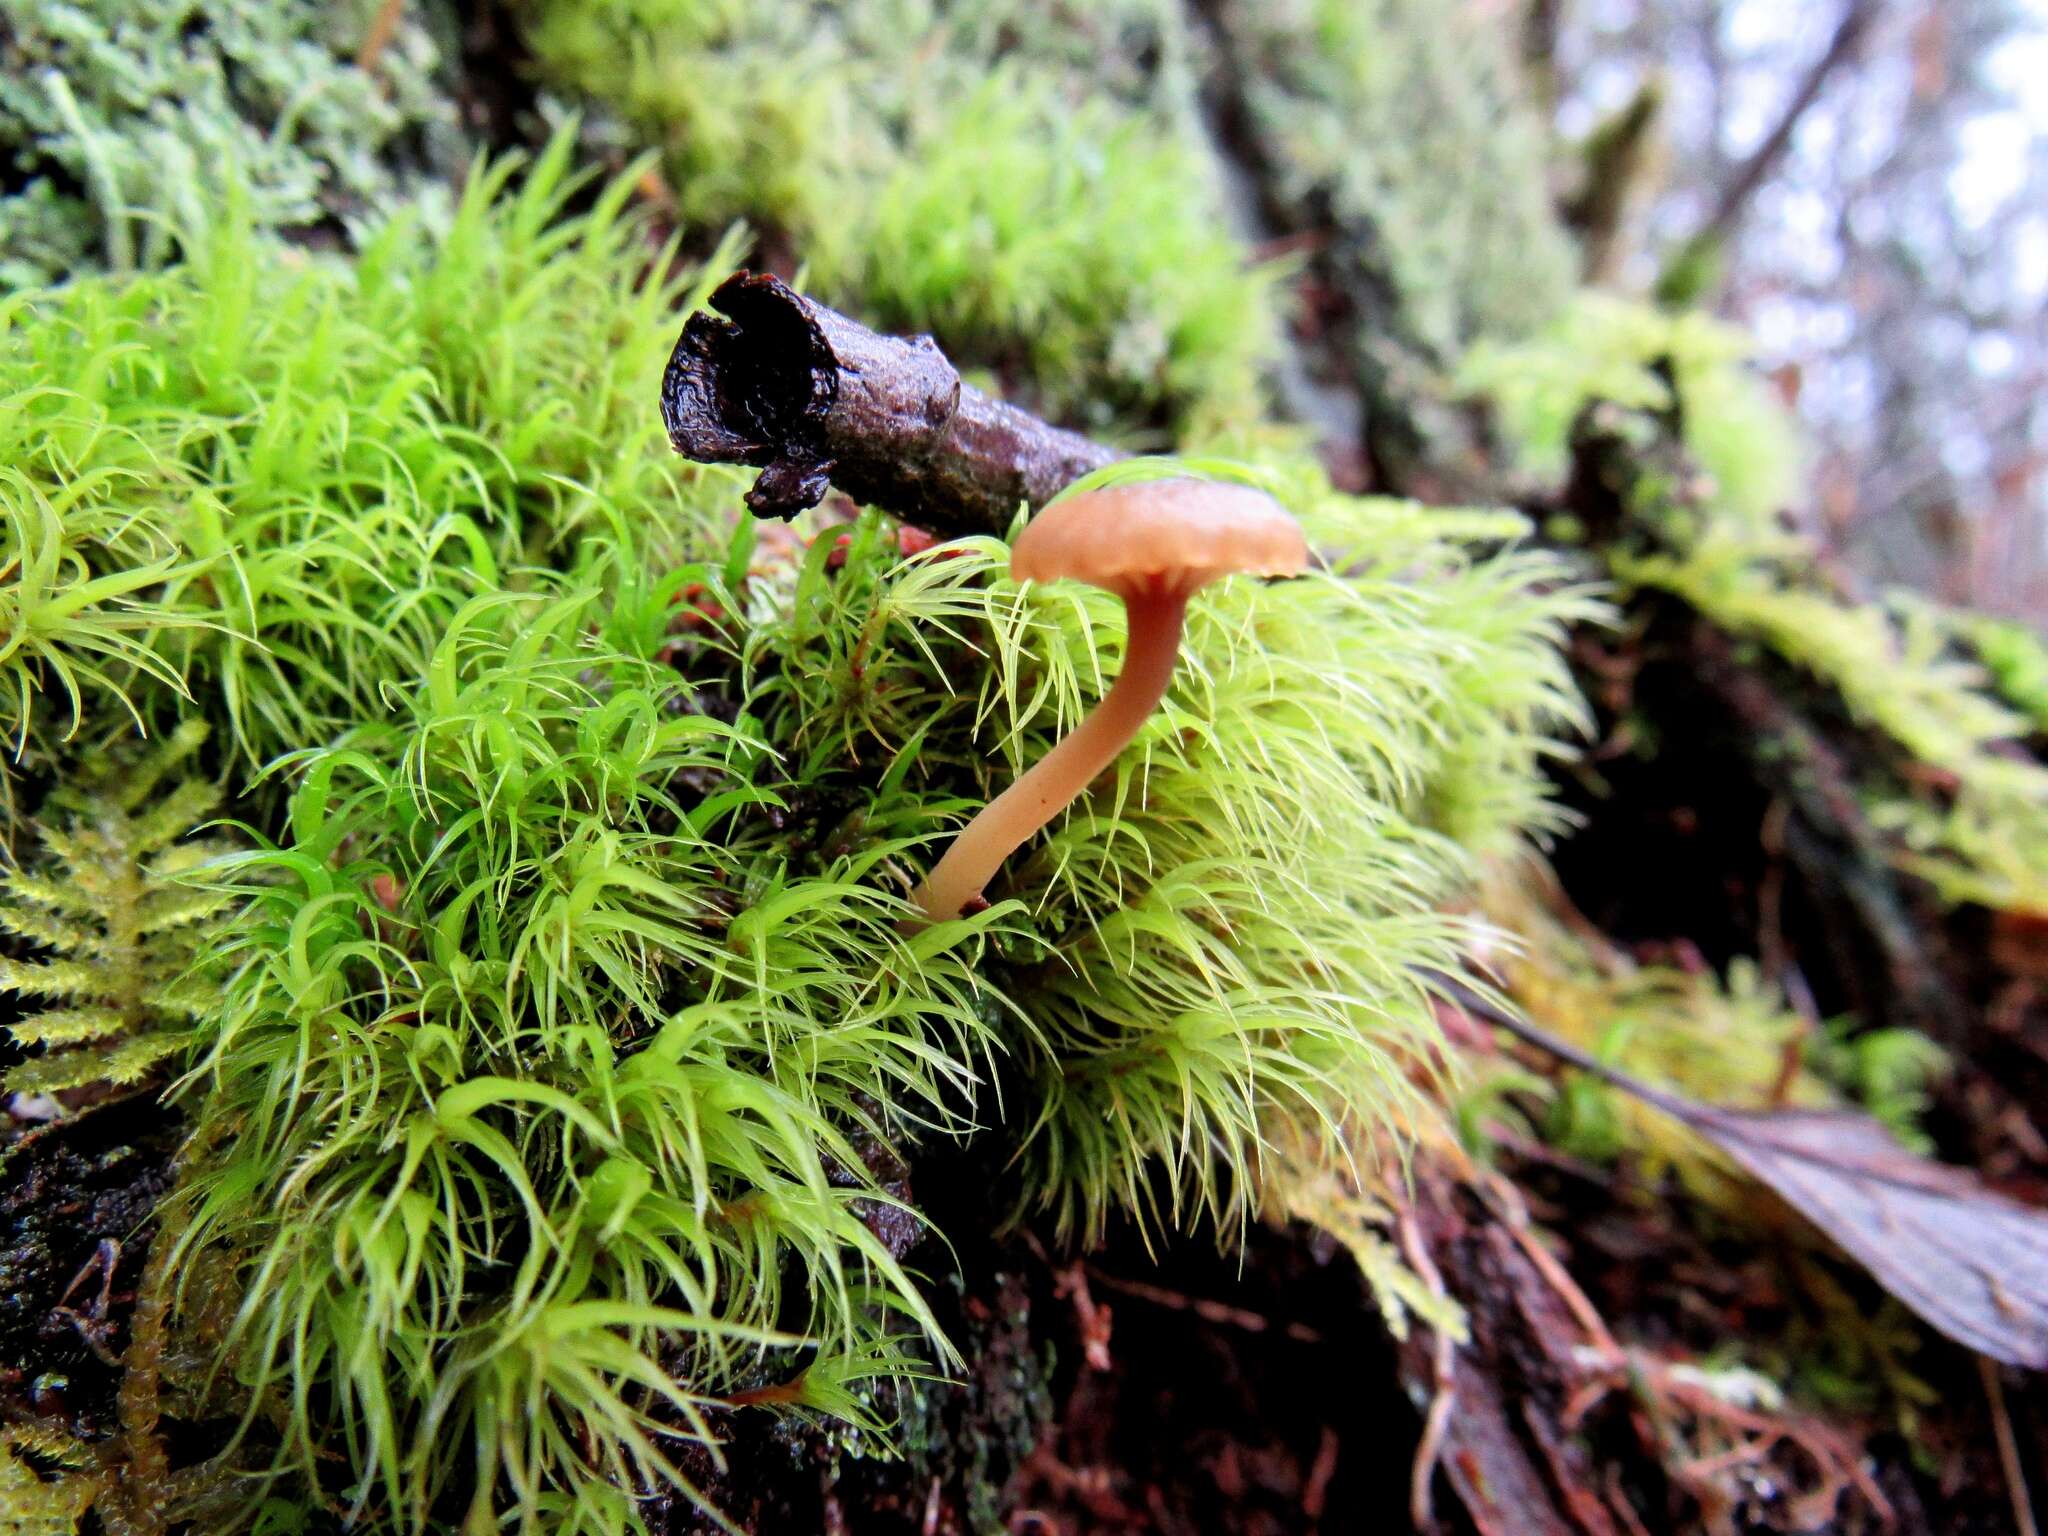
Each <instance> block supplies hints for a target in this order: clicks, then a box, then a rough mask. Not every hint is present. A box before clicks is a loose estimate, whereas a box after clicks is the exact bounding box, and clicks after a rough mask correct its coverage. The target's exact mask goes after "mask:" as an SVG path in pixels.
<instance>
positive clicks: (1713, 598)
mask: <svg viewBox="0 0 2048 1536" xmlns="http://www.w3.org/2000/svg"><path fill="white" fill-rule="evenodd" d="M1808 558H1809V556H1808V552H1807V551H1806V550H1805V548H1804V546H1803V545H1801V544H1800V543H1799V542H1798V541H1796V540H1792V539H1788V538H1779V539H1777V540H1772V541H1764V540H1759V539H1756V538H1752V537H1747V536H1745V535H1743V534H1742V533H1741V532H1739V531H1738V530H1737V529H1735V528H1733V527H1729V526H1725V525H1713V526H1710V527H1709V528H1708V529H1707V531H1706V532H1705V533H1704V535H1703V536H1701V537H1700V538H1699V539H1698V540H1697V542H1696V543H1695V544H1694V545H1693V546H1692V547H1691V548H1690V550H1689V551H1688V552H1687V553H1685V554H1683V555H1644V556H1624V555H1620V554H1616V555H1615V556H1614V557H1613V559H1612V564H1613V568H1614V571H1615V574H1616V575H1617V576H1618V577H1619V578H1620V579H1622V580H1623V581H1625V582H1629V583H1632V584H1636V585H1642V586H1649V587H1656V588H1660V589H1662V590H1664V591H1668V592H1674V593H1676V594H1678V595H1679V596H1680V597H1683V598H1684V599H1685V600H1686V601H1687V602H1689V603H1691V604H1692V605H1693V606H1694V607H1696V608H1698V609H1699V610H1700V611H1701V612H1702V613H1704V614H1706V615H1707V616H1708V617H1710V618H1712V619H1713V620H1714V621H1715V622H1716V623H1717V624H1720V625H1721V626H1722V627H1723V628H1725V629H1727V630H1729V631H1730V632H1732V633H1734V634H1737V635H1742V636H1746V637H1749V638H1752V639H1754V640H1756V641H1758V642H1760V643H1761V644H1763V645H1765V646H1767V647H1768V648H1769V649H1770V650H1771V651H1773V652H1774V653H1775V654H1777V655H1779V656H1781V657H1783V658H1784V659H1785V660H1787V661H1788V662H1791V663H1792V664H1794V665H1795V666H1798V667H1801V668H1803V669H1805V670H1806V671H1807V672H1808V673H1810V674H1812V675H1813V676H1815V677H1817V678H1819V679H1821V680H1822V681H1823V682H1825V683H1826V684H1827V685H1829V686H1830V687H1831V688H1833V689H1834V690H1835V691H1836V692H1837V693H1838V694H1839V696H1840V698H1841V700H1842V703H1843V706H1844V707H1845V708H1846V709H1847V711H1848V713H1849V715H1850V716H1851V718H1853V719H1854V720H1855V721H1856V722H1857V723H1858V724H1859V725H1863V726H1866V727H1869V728H1871V729H1874V730H1877V731H1881V732H1882V733H1883V734H1884V735H1885V736H1886V737H1889V738H1890V740H1891V741H1892V742H1894V743H1895V744H1896V745H1897V747H1898V749H1899V750H1900V753H1901V754H1902V756H1903V758H1904V759H1906V760H1907V761H1909V762H1911V763H1915V764H1920V765H1923V767H1924V769H1927V770H1932V774H1931V775H1926V774H1923V775H1922V776H1921V778H1920V780H1919V781H1917V782H1916V781H1914V780H1909V779H1906V778H1903V777H1900V778H1896V779H1890V780H1885V781H1881V782H1873V783H1871V784H1870V785H1868V786H1867V796H1866V797H1867V800H1868V802H1869V809H1870V813H1871V817H1872V819H1873V821H1874V822H1876V824H1877V825H1878V826H1879V827H1881V828H1883V829H1884V830H1886V831H1888V832H1890V833H1891V834H1893V836H1894V837H1895V838H1896V840H1897V842H1896V857H1897V860H1898V862H1899V863H1900V864H1901V865H1902V866H1903V867H1904V868H1906V869H1908V870H1910V871H1912V872H1913V873H1915V874H1918V875H1920V876H1922V877H1924V878H1925V879H1927V880H1929V881H1930V882H1932V884H1933V885H1934V886H1935V888H1936V889H1937V890H1938V891H1939V892H1940V893H1941V895H1942V896H1943V897H1944V898H1945V899H1947V900H1949V901H1952V902H1965V901H1967V902H1976V903H1979V904H1982V905H1984V906H1989V907H1998V908H2010V909H2013V910H2017V911H2024V912H2034V913H2041V912H2048V768H2044V767H2043V766H2042V765H2041V764H2040V763H2039V762H2037V761H2035V760H2034V759H2032V758H2030V757H2029V756H2027V754H2026V753H2025V751H2024V750H2012V748H2013V747H2014V746H2015V745H2016V744H2017V742H2018V741H2019V740H2020V739H2021V738H2023V737H2024V736H2025V735H2026V734H2027V732H2028V730H2029V728H2030V727H2029V723H2028V721H2027V720H2026V719H2025V718H2024V717H2022V716H2021V715H2019V714H2017V713H2015V712H2014V711H2013V710H2012V709H2010V708H2008V707H2007V706H2006V705H2005V704H2004V703H2003V702H2002V701H2001V700H2000V699H1999V698H1998V697H1997V696H1996V694H1995V693H1994V692H1992V691H1991V690H1990V689H1989V688H1988V687H1987V681H1988V680H1987V678H1986V676H1985V674H1984V672H1983V671H1982V669H1980V668H1978V667H1977V666H1974V665H1972V664H1971V663H1970V662H1969V661H1967V660H1965V659H1964V658H1962V657H1960V656H1958V655H1956V654H1955V652H1954V651H1953V650H1952V649H1951V647H1950V633H1949V630H1948V628H1947V626H1945V625H1944V624H1943V623H1941V622H1939V621H1938V619H1937V618H1936V616H1935V615H1933V614H1932V613H1931V612H1930V611H1929V610H1927V609H1926V608H1924V607H1923V606H1921V605H1919V604H1916V603H1912V602H1900V603H1897V604H1890V605H1888V604H1884V603H1865V604H1857V603H1850V602H1847V601H1844V600H1843V599H1842V598H1840V597H1838V596H1836V595H1834V594H1833V593H1831V592H1829V591H1828V590H1826V589H1825V588H1824V587H1823V586H1822V585H1821V584H1820V583H1819V582H1818V581H1817V580H1816V579H1815V578H1814V577H1813V575H1812V573H1811V571H1810V570H1809V569H1808V567H1807V561H1808Z"/></svg>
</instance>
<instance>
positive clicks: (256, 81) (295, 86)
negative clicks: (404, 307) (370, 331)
mask: <svg viewBox="0 0 2048 1536" xmlns="http://www.w3.org/2000/svg"><path fill="white" fill-rule="evenodd" d="M375 9H376V6H375V4H374V0H353V3H350V4H345V5H340V6H334V5H326V4H320V3H316V0H283V3H275V0H232V3H227V4H221V3H215V0H209V3H203V4H202V3H200V0H169V3H159V0H85V3H82V4H81V3H72V0H21V3H19V4H11V5H10V6H9V7H8V13H7V27H6V30H5V32H4V33H0V164H6V165H8V166H9V168H10V170H11V174H10V175H9V176H8V177H7V181H6V184H7V186H8V187H9V188H19V190H11V191H10V192H9V193H8V194H7V195H5V196H0V292H4V291H5V290H7V289H9V288H14V287H22V286H26V285H29V284H32V283H36V282H42V281H52V280H56V279H60V278H63V277H68V276H70V275H72V274H74V273H76V272H79V271H82V270H88V269H90V268H92V267H94V266H103V267H111V268H113V269H114V270H116V271H126V270H129V269H130V268H132V267H135V266H137V265H139V264H140V265H150V264H155V263H158V262H161V261H163V260H164V259H166V258H167V257H168V256H169V254H170V253H171V252H172V250H173V249H174V248H175V245H176V237H177V233H178V230H179V229H180V228H181V227H194V226H196V224H197V222H198V221H199V220H201V219H202V218H204V217H205V216H206V214H207V213H208V212H209V211H210V210H211V209H212V208H214V207H215V206H216V205H217V204H218V202H219V200H220V196H221V194H222V192H223V191H224V190H225V189H226V188H227V187H229V186H234V187H236V188H238V189H239V190H240V191H241V193H242V195H243V196H244V198H245V199H246V203H247V208H248V217H249V218H250V219H251V220H252V221H253V222H254V223H256V224H257V225H259V226H263V227H272V226H285V225H311V224H320V223H327V222H338V223H340V224H342V225H343V226H345V227H348V228H351V229H354V228H358V227H360V226H361V225H362V224H364V223H366V222H372V221H380V220H381V219H382V217H383V216H384V215H385V214H386V212H387V211H388V205H389V204H390V203H392V202H393V201H394V200H395V198H396V197H397V196H398V194H399V193H400V191H401V190H403V189H407V188H412V187H415V186H417V185H418V182H419V178H420V175H421V173H422V172H423V171H429V170H433V171H438V172H440V173H443V174H445V173H446V172H447V170H448V169H449V167H450V166H451V164H455V163H459V160H460V158H461V156H462V153H463V151H462V150H461V147H460V142H461V141H460V136H459V134H458V132H457V130H456V127H455V110H454V106H453V104H452V103H451V102H450V101H449V99H448V97H447V95H446V91H447V85H448V82H447V80H446V79H445V78H444V76H445V71H444V69H443V68H442V64H441V58H442V53H443V45H442V42H441V40H440V39H439V38H438V37H437V35H436V29H435V28H434V27H432V26H429V25H427V24H424V23H423V22H421V21H420V20H419V19H418V18H417V14H416V8H414V7H408V8H407V10H406V12H405V13H404V14H402V15H401V17H400V19H399V22H398V25H397V27H396V29H395V31H394V33H393V35H392V38H391V41H390V43H389V44H388V45H387V46H386V47H385V48H384V49H383V51H382V53H381V54H380V56H379V58H378V60H377V65H376V70H375V73H374V74H373V73H371V72H369V71H366V70H362V69H358V68H356V67H355V65H354V64H353V63H352V62H351V59H352V57H353V55H354V54H355V52H356V50H357V48H358V47H359V46H360V45H361V43H362V41H363V39H364V37H365V36H366V34H367V31H368V28H369V25H370V20H371V15H372V13H373V12H374V10H375ZM434 15H435V16H436V18H438V17H439V13H438V12H435V13H434Z"/></svg>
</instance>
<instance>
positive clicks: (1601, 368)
mask: <svg viewBox="0 0 2048 1536" xmlns="http://www.w3.org/2000/svg"><path fill="white" fill-rule="evenodd" d="M1749 354H1750V343H1749V339H1748V338H1747V337H1746V336H1744V335H1743V334H1742V333H1741V332H1740V331H1737V330H1735V329H1734V328H1732V327H1730V326H1727V325H1723V324H1721V323H1720V322H1719V321H1716V320H1713V319H1711V318H1709V317H1708V316H1706V315H1703V314H1699V313H1696V312H1666V311H1662V310H1657V309H1653V308H1650V307H1648V306H1646V305H1642V304H1636V303H1631V302H1628V301H1625V300H1621V299H1616V298H1611V297H1607V296H1605V295H1600V294H1593V293H1586V294H1581V295H1580V296H1579V297H1578V298H1577V299H1575V300H1574V301H1573V302H1572V303H1571V305H1570V306H1569V307H1568V308H1566V309H1564V310H1563V311H1562V312H1561V313H1560V314H1559V315H1558V316H1557V317H1556V318H1555V320H1554V321H1553V322H1552V323H1551V324H1550V325H1548V326H1546V327H1544V328H1543V329H1542V330H1540V331H1539V332H1537V333H1536V334H1535V335H1533V336H1531V337H1529V338H1527V339H1526V340H1523V341H1519V342H1513V343H1509V342H1500V341H1491V340H1490V341H1486V342H1482V343H1481V344H1480V345H1478V346H1476V347H1474V348H1473V349H1472V350H1471V351H1470V352H1469V353H1467V354H1466V356H1465V359H1464V362H1463V364H1462V365H1461V368H1460V371H1459V380H1460V384H1461V386H1462V387H1463V388H1464V390H1465V391H1466V392H1467V393H1468V394H1470V395H1474V396H1478V397H1482V398H1484V399H1485V400H1486V401H1487V402H1488V403H1489V404H1490V405H1491V407H1492V408H1493V410H1494V411H1495V413H1496V415H1497V418H1498V420H1499V423H1500V427H1501V431H1502V435H1503V436H1504V437H1505V439H1506V441H1507V446H1508V448H1509V450H1510V451H1511V452H1512V454H1513V455H1514V457H1515V459H1516V461H1517V462H1518V464H1519V465H1520V467H1521V468H1523V469H1524V470H1526V471H1527V472H1529V473H1530V474H1533V475H1537V476H1540V477H1542V478H1545V479H1556V478H1558V477H1560V476H1562V474H1563V473H1564V470H1565V466H1566V460H1567V450H1568V448H1569V445H1570V442H1571V435H1572V432H1573V430H1574V428H1575V427H1576V425H1577V424H1578V421H1579V416H1580V413H1581V412H1582V411H1584V410H1585V409H1586V408H1587V407H1588V406H1590V405H1592V404H1593V403H1594V402H1596V401H1602V402H1606V403H1608V404H1610V405H1614V406H1618V407H1621V408H1623V409H1624V410H1635V411H1648V412H1652V413H1667V412H1668V413H1671V414H1672V415H1673V416H1674V418H1675V419H1677V420H1678V422H1679V424H1680V433H1681V436H1682V438H1683V440H1684V444H1685V447H1686V448H1687V449H1688V450H1689V451H1690V452H1691V454H1692V456H1693V457H1694V459H1696V460H1697V462H1698V464H1699V466H1700V468H1702V469H1704V470H1705V471H1706V472H1707V474H1708V475H1709V476H1710V477H1711V483H1710V484H1709V485H1708V486H1706V487H1705V488H1704V489H1703V491H1702V493H1701V495H1700V496H1699V497H1698V498H1696V499H1699V500H1702V501H1704V502H1705V503H1706V505H1707V506H1709V507H1710V508H1711V509H1712V512H1711V515H1712V517H1713V518H1714V519H1716V520H1718V521H1720V522H1721V523H1723V524H1726V525H1729V527H1726V528H1724V529H1723V530H1722V531H1723V532H1724V533H1726V532H1728V531H1731V530H1732V529H1740V530H1742V531H1744V532H1748V533H1752V534H1758V535H1761V534H1765V533H1768V532H1771V531H1772V530H1774V529H1775V527H1776V519H1777V517H1778V515H1779V514H1780V513H1781V512H1783V511H1785V510H1786V509H1787V508H1788V507H1789V506H1790V505H1791V504H1792V502H1793V499H1794V496H1795V494H1796V491H1797V486H1798V476H1799V471H1800V468H1801V465H1802V461H1803V456H1804V450H1803V447H1802V445H1801V443H1800V440H1799V437H1798V434H1797V431H1796V429H1795V428H1794V426H1793V424H1792V421H1791V417H1790V415H1789V414H1788V413H1787V412H1786V410H1785V409H1784V407H1783V406H1782V405H1781V404H1779V402H1778V401H1777V400H1776V399H1775V398H1774V397H1772V396H1771V394H1770V393H1769V391H1768V387H1767V386H1766V385H1765V384H1764V382H1763V381H1762V380H1761V379H1759V378H1758V377H1756V375H1755V374H1754V373H1753V372H1752V371H1751V370H1750V368H1749V367H1748V358H1749ZM1664 531H1665V533H1666V536H1667V537H1672V538H1685V537H1689V536H1690V535H1691V534H1692V533H1693V532H1694V531H1695V530H1694V529H1692V528H1683V529H1667V530H1664Z"/></svg>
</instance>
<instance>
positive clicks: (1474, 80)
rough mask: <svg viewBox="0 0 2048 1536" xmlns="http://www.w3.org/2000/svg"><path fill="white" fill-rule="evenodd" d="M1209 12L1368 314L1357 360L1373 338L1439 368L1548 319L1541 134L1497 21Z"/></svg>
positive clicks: (1376, 12)
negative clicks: (1221, 21) (1231, 40)
mask: <svg viewBox="0 0 2048 1536" xmlns="http://www.w3.org/2000/svg"><path fill="white" fill-rule="evenodd" d="M1222 10H1223V12H1224V15H1225V17H1226V21H1227V25H1228V27H1229V30H1230V31H1231V33H1233V34H1234V35H1235V36H1236V38H1237V39H1238V46H1239V49H1240V50H1241V53H1242V58H1241V59H1240V60H1239V61H1238V62H1237V64H1236V75H1235V80H1234V83H1235V84H1237V85H1238V86H1239V87H1240V88H1241V89H1242V90H1243V91H1244V93H1245V96H1246V100H1247V104H1248V106H1249V109H1250V112H1251V116H1252V120H1253V123H1254V125H1255V127H1256V128H1257V129H1258V130H1259V131H1260V132H1261V134H1262V135H1263V136H1264V137H1265V138H1266V139H1267V140H1268V141H1269V143H1270V145H1271V147H1272V151H1273V155H1272V158H1274V159H1275V161H1276V162H1277V164H1276V166H1275V182H1276V187H1277V189H1278V190H1279V191H1280V193H1281V194H1282V195H1284V196H1286V197H1288V198H1289V199H1291V200H1292V201H1294V202H1295V203H1296V204H1298V205H1300V206H1302V207H1304V208H1307V209H1312V210H1315V209H1321V210H1326V212H1325V213H1324V215H1323V217H1322V218H1318V219H1317V220H1316V221H1315V222H1317V223H1321V222H1324V221H1325V219H1327V221H1328V222H1330V223H1332V224H1334V226H1335V236H1336V244H1335V246H1334V247H1333V250H1332V252H1331V258H1332V260H1333V261H1334V262H1335V263H1336V264H1337V265H1338V267H1339V269H1340V271H1342V272H1343V273H1344V274H1345V276H1346V277H1347V279H1348V280H1349V282H1350V284H1351V285H1352V287H1353V290H1354V291H1355V292H1356V293H1357V294H1360V295H1373V296H1377V297H1378V298H1379V300H1380V303H1379V307H1378V308H1377V309H1376V311H1375V312H1374V313H1372V314H1370V315H1368V316H1366V317H1365V319H1366V323H1367V325H1368V326H1369V327H1370V328H1371V330H1372V332H1373V333H1374V334H1373V335H1372V336H1371V337H1369V338H1367V339H1366V340H1365V341H1364V342H1363V343H1362V345H1363V346H1364V347H1365V348H1366V349H1367V351H1368V353H1370V352H1371V350H1372V348H1373V347H1375V346H1376V345H1380V344H1381V343H1382V341H1383V339H1390V340H1393V341H1396V342H1401V343H1406V344H1408V345H1410V346H1413V347H1415V348H1416V349H1418V350H1419V351H1420V353H1421V354H1422V355H1423V357H1424V358H1426V359H1427V360H1429V361H1430V362H1431V363H1433V364H1435V365H1437V366H1446V365H1448V364H1450V363H1451V362H1453V361H1455V360H1456V359H1457V358H1458V357H1459V356H1460V355H1461V354H1462V353H1463V352H1464V350H1465V348H1466V347H1468V346H1469V345H1471V344H1472V343H1473V342H1474V341H1476V340H1478V339H1479V338H1481V337H1483V336H1514V335H1518V334H1521V333H1523V332H1526V331H1528V330H1530V329H1531V328H1533V327H1535V326H1537V325H1540V324H1541V323H1543V322H1544V321H1546V320H1548V319H1550V318H1551V317H1552V316H1553V315H1554V314H1555V312H1556V311H1557V310H1558V308H1559V307H1560V306H1561V305H1562V304H1563V303H1564V301H1565V300H1566V298H1567V297H1568V296H1569V294H1570V291H1571V286H1572V282H1573V278H1574V275H1575V270H1576V269H1575V259H1574V255H1573V252H1572V249H1571V245H1570V242H1569V241H1568V240H1567V238H1566V237H1565V235H1564V232H1563V230H1562V228H1561V226H1560V225H1559V224H1558V221H1557V216H1556V214H1555V212H1554V210H1553V209H1552V208H1551V206H1550V200H1549V178H1548V170H1547V165H1546V152H1547V150H1546V146H1547V144H1548V134H1547V130H1546V129H1545V128H1544V126H1543V125H1542V124H1541V122H1540V121H1539V120H1538V119H1537V117H1536V116H1535V114H1534V113H1533V112H1532V111H1531V110H1530V109H1529V107H1528V105H1527V103H1526V101H1525V100H1524V98H1523V93H1522V89H1521V84H1520V82H1519V80H1518V79H1517V78H1516V73H1515V66H1514V64H1513V62H1512V60H1511V59H1510V57H1509V54H1508V51H1507V49H1506V48H1504V47H1503V46H1502V32H1503V28H1502V27H1501V25H1500V22H1499V20H1498V19H1497V18H1488V17H1483V16H1481V15H1479V14H1477V13H1469V14H1468V13H1466V12H1464V11H1455V9H1454V8H1447V7H1445V6H1443V5H1440V4H1437V3H1436V0H1289V3H1285V4H1266V3H1233V4H1230V5H1227V6H1224V7H1222ZM1362 365H1363V366H1365V367H1367V368H1368V369H1369V370H1371V371H1375V372H1376V371H1379V370H1380V369H1383V368H1385V367H1387V366H1389V363H1388V360H1387V359H1384V358H1376V357H1373V356H1367V357H1365V358H1363V359H1362Z"/></svg>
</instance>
